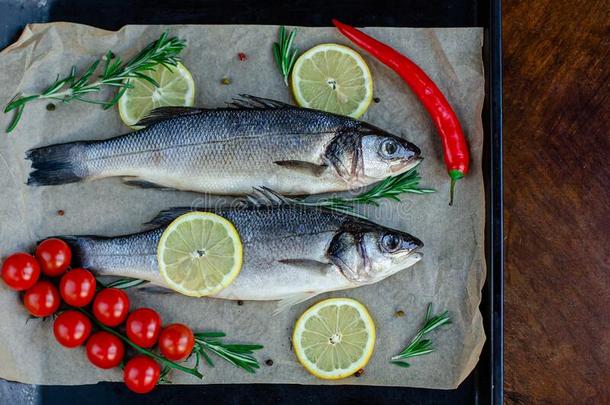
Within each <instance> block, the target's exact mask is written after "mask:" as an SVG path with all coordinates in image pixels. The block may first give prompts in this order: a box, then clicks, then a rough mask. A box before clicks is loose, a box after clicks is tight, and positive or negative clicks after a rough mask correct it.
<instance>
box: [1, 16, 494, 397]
mask: <svg viewBox="0 0 610 405" xmlns="http://www.w3.org/2000/svg"><path fill="white" fill-rule="evenodd" d="M165 30H168V31H169V32H170V33H171V34H172V35H177V36H179V37H181V38H184V39H186V40H187V44H188V45H187V48H186V49H185V50H184V51H183V53H182V57H183V60H184V64H185V65H186V66H187V67H188V68H189V70H190V71H191V72H192V74H193V78H194V80H195V83H196V85H197V91H196V99H197V100H196V101H197V102H196V105H198V106H204V107H219V106H222V105H223V104H224V103H225V102H226V101H230V99H231V98H232V97H233V96H235V95H237V94H238V93H249V94H254V95H258V96H262V97H269V98H275V99H278V100H283V101H290V100H291V96H290V91H289V90H288V89H287V88H286V86H285V85H284V83H283V81H282V79H281V77H280V76H279V73H278V72H277V70H276V67H275V65H274V62H273V59H272V54H271V44H272V42H274V41H275V40H276V37H277V27H275V26H195V25H189V26H127V27H125V28H123V29H121V30H120V31H118V32H110V31H104V30H100V29H96V28H93V27H88V26H83V25H77V24H69V23H52V24H35V25H29V26H27V27H26V28H25V30H24V33H23V35H22V36H21V38H20V39H19V40H18V41H17V42H16V43H14V44H12V45H11V46H9V47H8V48H6V49H4V50H3V51H2V52H1V53H0V84H1V86H0V103H1V104H2V105H5V104H6V103H7V102H8V101H9V100H10V99H11V98H12V97H13V96H14V95H15V94H16V93H19V92H23V93H24V94H31V93H36V92H40V91H41V90H43V89H44V88H45V87H46V86H47V85H48V84H50V82H51V81H52V80H54V79H55V77H56V75H57V74H60V75H65V74H66V73H67V72H68V71H69V69H70V67H71V66H72V65H76V66H77V68H78V70H79V71H81V72H82V71H83V70H84V69H85V68H86V67H88V66H89V64H90V63H91V62H93V61H94V60H95V59H96V58H98V57H99V56H100V55H102V54H104V53H105V52H106V51H107V50H108V49H112V50H113V51H114V52H115V53H116V54H118V55H121V56H122V57H123V58H125V59H126V58H127V57H130V56H132V55H133V54H135V53H136V52H137V51H138V50H140V49H142V48H143V47H144V46H145V45H146V44H148V43H149V42H150V41H152V40H154V39H156V38H157V37H158V36H159V35H160V34H161V33H162V32H163V31H165ZM365 31H367V32H368V33H370V34H372V35H373V36H375V37H376V38H378V39H379V40H381V41H383V42H386V43H388V44H390V45H391V46H393V47H394V48H396V49H397V50H399V51H401V52H403V53H405V54H406V55H408V56H409V57H410V58H412V59H413V60H414V61H415V62H416V63H418V64H419V65H420V66H421V67H422V68H423V69H424V70H425V71H426V72H428V73H429V75H430V76H431V77H432V79H433V80H434V81H435V82H436V83H437V84H438V86H439V88H440V89H441V90H442V91H443V92H444V93H445V95H446V96H447V98H448V99H449V101H450V102H451V104H452V105H453V107H454V108H455V110H456V112H457V115H458V117H459V118H460V120H461V123H462V125H463V127H464V131H465V133H466V135H467V137H468V142H469V145H470V150H471V153H472V162H471V168H472V169H471V172H470V174H469V175H468V176H467V177H466V178H465V179H463V180H461V181H460V182H459V184H458V186H457V193H456V200H455V203H454V206H453V207H449V206H448V205H447V202H448V198H449V178H448V176H447V174H446V170H445V167H444V164H443V161H442V148H441V143H440V141H439V137H438V134H437V132H436V130H435V128H434V127H433V124H432V122H431V120H430V118H429V117H428V114H427V112H426V111H425V109H424V108H423V107H422V105H421V104H420V102H419V101H418V100H417V98H416V97H415V96H414V95H413V94H412V93H411V91H410V90H409V89H408V88H407V86H406V85H405V84H404V83H403V82H402V81H401V79H400V78H399V77H398V76H397V75H396V74H394V72H392V71H390V70H389V69H388V68H386V67H385V66H383V65H382V64H380V63H379V62H377V61H376V60H375V59H373V58H371V57H369V56H368V55H366V54H364V57H365V58H366V61H367V62H368V64H369V66H370V68H371V70H372V74H373V78H374V95H375V97H378V98H379V99H380V100H379V102H378V103H373V104H371V107H370V109H369V110H368V112H367V113H366V114H365V115H364V116H363V117H362V119H363V120H365V121H368V122H370V123H372V124H375V125H377V126H379V127H381V128H384V129H386V130H388V131H390V132H393V133H396V134H399V135H402V136H403V137H405V138H406V139H408V140H410V141H412V142H414V143H415V144H417V145H418V146H420V148H421V149H422V152H423V156H424V157H425V160H424V162H423V163H422V164H421V165H420V167H419V171H420V173H421V174H422V176H423V180H422V183H421V184H422V185H423V186H425V187H432V188H435V189H436V190H437V193H435V194H431V195H424V196H419V195H406V196H405V197H404V199H403V201H402V202H401V203H396V202H390V201H387V202H384V203H383V204H382V205H381V207H378V208H374V207H369V208H366V213H367V215H369V216H370V218H371V219H372V220H374V221H377V222H379V223H381V224H384V225H389V226H392V227H395V228H399V229H403V230H406V231H408V232H410V233H412V234H414V235H416V236H417V237H419V238H421V239H422V240H423V241H424V243H425V247H424V249H423V252H424V255H425V256H424V259H423V260H422V261H421V262H419V263H418V264H416V265H415V266H413V267H411V268H410V269H407V270H404V271H402V272H400V273H398V274H397V275H395V276H393V277H390V278H389V279H386V280H384V281H383V282H380V283H377V284H374V285H370V286H366V287H361V288H357V289H353V290H349V291H343V292H338V293H331V294H325V295H322V296H319V297H316V298H315V299H314V300H312V301H310V302H306V303H303V304H300V305H297V306H295V307H293V308H291V309H290V310H288V311H287V312H284V313H282V314H280V315H279V316H277V317H272V316H271V313H272V311H273V309H274V308H275V303H274V302H263V303H261V302H245V303H244V305H242V306H238V305H237V303H236V302H235V301H224V300H219V299H210V298H199V299H196V298H189V297H185V296H180V295H178V294H169V295H159V294H152V293H146V292H144V291H131V292H130V296H131V298H132V302H133V305H134V307H137V306H144V305H146V306H150V307H153V308H156V309H157V310H159V312H160V313H161V315H162V318H163V320H164V321H165V322H184V323H187V324H189V325H191V326H192V327H193V328H194V329H195V330H222V331H224V332H226V333H227V335H228V339H229V340H233V341H235V342H244V343H247V342H251V343H261V344H264V346H265V348H264V349H263V350H261V351H260V352H257V357H258V358H259V359H260V361H261V363H262V368H261V369H260V370H259V371H258V372H257V373H256V374H248V373H246V372H244V371H242V370H241V369H238V368H235V367H233V366H231V365H230V364H228V363H226V362H224V361H222V360H221V359H217V361H216V367H214V368H208V367H204V369H203V372H204V374H205V379H204V380H203V381H199V380H197V379H195V378H194V377H192V376H190V375H187V374H183V373H180V372H175V371H174V372H172V375H171V380H172V381H173V382H174V383H183V384H198V383H204V384H205V383H297V384H363V385H386V386H414V387H430V388H454V387H456V386H457V385H458V384H459V383H460V382H461V381H462V380H463V379H464V378H465V377H466V376H467V375H468V374H469V373H470V371H471V370H472V369H473V367H474V366H475V365H476V363H477V361H478V358H479V354H480V352H481V348H482V346H483V342H484V340H485V336H484V332H483V325H482V318H481V314H480V312H479V309H478V306H479V303H480V300H481V288H482V286H483V283H484V279H485V262H484V252H483V246H484V220H485V215H484V191H483V176H482V171H481V150H482V144H483V130H482V121H481V109H482V105H483V97H484V77H483V63H482V58H481V47H482V38H483V31H482V29H479V28H455V29H453V28H452V29H447V28H443V29H439V28H437V29H421V28H418V29H409V28H367V29H366V30H365ZM322 42H337V43H342V44H346V45H348V46H349V45H350V44H349V42H348V41H347V40H346V39H345V38H343V37H342V36H341V35H340V34H339V33H338V32H336V31H335V29H333V28H299V33H298V35H297V37H296V41H295V45H296V46H297V47H298V48H300V49H301V50H305V49H308V48H309V47H311V46H313V45H315V44H318V43H322ZM239 52H244V53H245V54H246V55H247V60H245V61H240V60H239V58H238V56H237V54H238V53H239ZM225 77H227V78H230V79H231V84H230V85H223V84H221V80H222V79H223V78H225ZM46 104H47V103H45V102H39V103H34V104H31V105H28V106H27V108H26V110H25V112H24V115H23V119H22V122H21V123H20V125H19V126H18V128H17V129H16V130H15V131H14V132H13V133H11V134H5V133H4V132H2V134H0V190H1V198H0V221H1V222H0V258H4V257H6V256H7V255H8V254H10V253H12V252H14V251H18V250H26V251H28V250H29V251H32V250H33V248H34V246H35V242H36V241H37V240H40V239H42V238H45V237H48V236H51V235H66V234H98V235H116V234H122V233H132V232H136V231H138V230H140V229H141V224H142V223H143V222H145V221H147V220H150V219H151V218H152V217H153V216H154V215H155V214H156V213H157V212H158V211H159V210H162V209H164V208H168V207H172V206H176V205H197V206H200V205H202V203H203V202H206V200H205V199H202V196H200V195H197V194H193V193H184V192H173V191H169V192H168V191H159V190H150V189H149V190H143V189H137V188H130V187H127V186H124V185H123V184H122V183H121V182H120V180H119V179H104V180H99V181H93V182H87V183H76V184H68V185H64V186H56V187H38V188H34V187H29V186H27V185H26V184H25V182H26V179H27V177H28V173H29V171H30V168H29V162H28V161H26V160H25V159H24V155H25V151H26V150H28V149H30V148H33V147H37V146H44V145H48V144H53V143H59V142H68V141H75V140H93V139H103V138H107V137H113V136H116V135H119V134H122V133H125V132H127V131H129V129H128V128H127V127H125V126H124V125H123V124H122V123H121V121H120V119H119V116H118V113H117V111H116V109H111V110H109V111H104V110H102V109H101V108H100V107H98V106H96V105H89V104H83V103H77V102H75V103H72V104H70V105H62V104H57V103H56V104H57V105H56V107H57V108H56V109H55V111H48V110H47V109H46ZM9 119H10V115H8V114H0V128H2V129H4V128H6V127H7V126H8V123H9ZM58 210H63V211H64V213H65V214H64V215H63V216H60V215H58V214H57V212H58ZM329 296H333V297H339V296H347V297H353V298H355V299H357V300H359V301H361V302H362V303H364V304H365V305H366V306H367V307H368V308H369V310H370V312H371V315H372V316H373V318H374V319H375V322H376V325H377V343H376V347H375V353H374V355H373V357H372V360H371V361H370V363H369V364H368V365H367V366H366V372H365V374H364V375H362V376H361V377H359V378H355V377H351V378H347V379H344V380H340V381H334V382H329V381H321V380H318V379H316V378H315V377H313V376H311V375H309V374H308V373H307V372H306V371H305V370H304V369H303V368H302V367H301V366H300V364H299V363H298V362H297V359H296V357H295V356H294V354H293V352H292V350H291V344H290V336H291V332H292V327H293V324H294V321H295V320H296V318H297V317H298V316H299V315H300V314H301V313H302V312H303V311H304V310H305V309H306V308H308V307H309V306H310V305H312V304H313V303H314V302H316V301H319V300H320V299H322V298H328V297H329ZM429 302H432V303H433V305H434V312H435V313H436V312H440V311H442V310H445V309H448V310H449V311H450V313H451V316H452V318H453V324H452V325H451V326H449V327H443V328H441V330H439V331H438V332H434V334H433V336H432V340H433V342H434V345H435V347H436V348H437V350H436V351H435V352H434V353H432V354H430V355H427V356H423V357H418V358H414V359H411V363H412V366H411V368H408V369H404V368H399V367H396V366H394V365H392V364H390V363H389V359H390V357H391V356H392V355H394V354H397V353H398V352H399V351H400V350H401V349H402V348H403V347H404V346H405V345H406V344H407V343H408V342H409V340H410V339H411V338H412V337H413V336H414V334H415V333H416V331H417V330H418V329H419V327H420V324H421V322H422V319H423V316H424V313H425V310H426V306H427V304H428V303H429ZM398 310H402V311H404V316H402V317H397V316H396V315H395V313H396V312H397V311H398ZM0 325H2V328H0V377H2V378H5V379H8V380H16V381H21V382H26V383H35V384H85V383H95V382H97V381H103V380H120V379H121V372H120V370H118V369H116V370H111V371H104V370H100V369H97V368H94V367H92V366H91V365H90V364H89V363H88V361H87V359H86V356H85V353H84V350H83V349H82V348H79V349H75V350H67V349H64V348H63V347H61V346H60V345H59V344H57V343H56V342H55V340H54V337H53V332H52V322H50V321H46V322H43V321H41V320H36V319H31V320H28V314H27V313H26V311H25V309H24V308H23V306H22V305H21V304H20V302H19V298H18V294H16V293H15V292H12V291H10V290H8V289H7V288H6V287H5V286H4V285H2V286H0ZM267 359H273V366H267V365H265V363H264V362H265V360H267Z"/></svg>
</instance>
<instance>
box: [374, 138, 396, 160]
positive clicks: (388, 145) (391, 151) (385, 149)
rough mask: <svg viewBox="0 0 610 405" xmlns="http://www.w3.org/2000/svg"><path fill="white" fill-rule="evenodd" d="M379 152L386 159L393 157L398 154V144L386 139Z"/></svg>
mask: <svg viewBox="0 0 610 405" xmlns="http://www.w3.org/2000/svg"><path fill="white" fill-rule="evenodd" d="M379 151H380V152H381V154H382V155H383V156H385V157H388V158H390V157H393V156H394V155H395V154H396V152H398V142H396V141H395V140H394V139H385V140H384V141H383V142H381V145H380V146H379Z"/></svg>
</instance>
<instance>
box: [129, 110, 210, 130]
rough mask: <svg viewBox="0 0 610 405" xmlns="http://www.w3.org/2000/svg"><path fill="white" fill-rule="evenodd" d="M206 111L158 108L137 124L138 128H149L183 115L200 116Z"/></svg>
mask: <svg viewBox="0 0 610 405" xmlns="http://www.w3.org/2000/svg"><path fill="white" fill-rule="evenodd" d="M202 111H204V109H202V108H195V107H158V108H155V109H153V110H152V111H151V112H150V113H148V115H147V116H146V117H144V118H142V119H141V120H140V121H138V122H137V123H136V126H138V127H140V126H141V127H147V126H149V125H152V124H156V123H157V122H160V121H165V120H168V119H170V118H174V117H180V116H183V115H193V114H199V113H201V112H202Z"/></svg>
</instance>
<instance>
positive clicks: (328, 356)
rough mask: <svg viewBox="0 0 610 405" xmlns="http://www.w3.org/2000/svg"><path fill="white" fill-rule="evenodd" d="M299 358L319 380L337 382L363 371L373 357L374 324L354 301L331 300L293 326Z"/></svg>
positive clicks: (324, 302) (296, 351)
mask: <svg viewBox="0 0 610 405" xmlns="http://www.w3.org/2000/svg"><path fill="white" fill-rule="evenodd" d="M292 344H293V347H294V352H295V353H296V355H297V358H298V359H299V361H300V362H301V364H302V365H303V367H305V368H306V369H307V371H309V372H310V373H311V374H313V375H315V376H316V377H318V378H323V379H329V380H336V379H340V378H345V377H349V376H351V375H353V374H354V373H355V372H357V371H358V370H360V369H361V368H363V367H364V366H365V365H366V364H367V363H368V361H369V359H370V358H371V355H372V354H373V348H374V346H375V324H374V322H373V319H372V318H371V316H370V315H369V312H368V311H367V309H366V308H365V307H364V305H362V304H361V303H359V302H358V301H355V300H353V299H349V298H332V299H328V300H324V301H322V302H319V303H317V304H316V305H314V306H312V307H311V308H309V309H308V310H307V311H305V313H303V315H301V317H300V318H299V319H298V320H297V322H296V324H295V325H294V333H293V336H292Z"/></svg>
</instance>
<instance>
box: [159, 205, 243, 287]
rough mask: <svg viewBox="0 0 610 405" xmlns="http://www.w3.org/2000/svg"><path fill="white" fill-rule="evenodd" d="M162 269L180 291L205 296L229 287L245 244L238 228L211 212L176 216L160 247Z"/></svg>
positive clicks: (168, 284) (162, 236) (160, 241)
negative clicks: (242, 242)
mask: <svg viewBox="0 0 610 405" xmlns="http://www.w3.org/2000/svg"><path fill="white" fill-rule="evenodd" d="M157 261H158V265H159V272H160V273H161V276H162V277H163V279H164V280H165V282H166V284H167V286H168V287H169V288H171V289H173V290H174V291H177V292H179V293H182V294H185V295H189V296H193V297H203V296H206V295H212V294H215V293H217V292H219V291H220V290H222V289H224V288H226V287H227V286H228V285H229V284H231V283H232V282H233V280H235V277H237V275H238V274H239V272H240V270H241V266H242V261H243V248H242V244H241V240H240V238H239V234H238V233H237V230H236V229H235V227H234V226H233V224H231V222H229V221H228V220H226V219H225V218H223V217H221V216H218V215H216V214H212V213H210V212H190V213H188V214H184V215H181V216H180V217H178V218H176V219H175V220H174V221H173V222H172V223H171V224H169V226H168V227H167V228H166V229H165V231H164V232H163V235H161V238H160V239H159V244H158V247H157Z"/></svg>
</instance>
